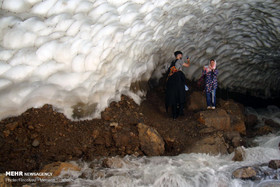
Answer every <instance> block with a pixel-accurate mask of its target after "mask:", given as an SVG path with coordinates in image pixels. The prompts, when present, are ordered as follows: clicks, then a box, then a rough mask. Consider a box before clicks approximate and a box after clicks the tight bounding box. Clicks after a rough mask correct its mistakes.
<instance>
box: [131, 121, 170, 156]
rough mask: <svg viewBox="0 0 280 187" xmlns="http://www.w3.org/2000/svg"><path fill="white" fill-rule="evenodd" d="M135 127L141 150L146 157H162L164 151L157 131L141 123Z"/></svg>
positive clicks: (162, 142)
mask: <svg viewBox="0 0 280 187" xmlns="http://www.w3.org/2000/svg"><path fill="white" fill-rule="evenodd" d="M137 127H138V132H139V141H140V145H141V150H142V151H143V152H144V153H145V154H146V155H148V156H158V155H162V154H163V153H164V151H165V148H164V141H163V139H162V137H161V136H160V134H159V133H158V132H157V130H156V129H154V128H152V127H149V126H147V125H144V124H142V123H139V124H138V125H137Z"/></svg>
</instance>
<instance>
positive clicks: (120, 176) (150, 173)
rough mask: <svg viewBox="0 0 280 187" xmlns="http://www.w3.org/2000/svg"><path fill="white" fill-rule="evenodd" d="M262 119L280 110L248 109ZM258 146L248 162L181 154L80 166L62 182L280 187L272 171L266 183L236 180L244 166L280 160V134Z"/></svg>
mask: <svg viewBox="0 0 280 187" xmlns="http://www.w3.org/2000/svg"><path fill="white" fill-rule="evenodd" d="M247 112H249V113H254V114H256V115H257V116H258V118H259V123H260V124H259V125H261V124H262V118H269V119H274V120H275V121H277V120H279V119H280V110H279V108H277V107H274V106H270V107H268V108H267V109H265V110H263V109H260V110H254V109H252V108H247ZM278 122H279V121H278ZM253 142H254V143H255V144H256V145H257V146H255V147H251V148H244V150H245V159H244V161H242V162H234V161H232V157H233V153H232V154H228V155H217V156H211V155H208V154H181V155H178V156H172V157H171V156H158V157H138V158H137V157H133V156H126V157H125V158H123V159H120V163H121V164H122V167H120V168H117V167H116V168H104V167H102V159H101V160H96V161H92V162H88V163H86V162H76V164H78V165H79V166H80V167H81V168H82V170H81V171H80V172H67V173H62V174H61V176H60V178H61V179H62V178H65V177H66V175H65V174H67V177H68V178H69V179H71V182H70V183H68V184H67V186H122V187H124V186H129V187H130V186H166V187H169V186H170V187H175V186H178V187H179V186H180V187H181V186H182V187H183V186H184V187H185V186H196V187H206V186H209V187H217V186H218V187H227V186H270V187H271V186H280V180H274V179H273V177H275V176H277V178H278V179H279V178H280V170H279V169H278V170H274V171H272V170H270V169H269V168H268V167H267V165H263V166H262V168H263V169H264V170H269V171H270V175H266V176H262V180H259V181H251V180H240V179H235V178H233V177H232V172H233V171H234V170H236V169H238V168H240V167H243V166H256V165H262V164H264V163H266V164H267V163H268V162H269V161H270V160H273V159H280V151H279V147H278V144H279V142H280V132H278V133H275V134H269V135H265V136H262V137H257V138H255V139H254V140H253Z"/></svg>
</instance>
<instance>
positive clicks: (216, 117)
mask: <svg viewBox="0 0 280 187" xmlns="http://www.w3.org/2000/svg"><path fill="white" fill-rule="evenodd" d="M198 121H199V122H200V123H202V124H204V125H206V126H207V127H214V128H215V129H217V130H224V131H230V130H231V127H230V116H229V115H228V114H227V112H226V111H225V110H223V109H216V110H206V111H201V112H199V113H198Z"/></svg>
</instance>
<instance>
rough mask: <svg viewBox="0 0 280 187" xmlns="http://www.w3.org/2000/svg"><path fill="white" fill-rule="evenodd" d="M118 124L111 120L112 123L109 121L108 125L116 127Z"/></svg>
mask: <svg viewBox="0 0 280 187" xmlns="http://www.w3.org/2000/svg"><path fill="white" fill-rule="evenodd" d="M118 126H119V124H118V123H117V122H112V123H110V127H115V128H116V127H118Z"/></svg>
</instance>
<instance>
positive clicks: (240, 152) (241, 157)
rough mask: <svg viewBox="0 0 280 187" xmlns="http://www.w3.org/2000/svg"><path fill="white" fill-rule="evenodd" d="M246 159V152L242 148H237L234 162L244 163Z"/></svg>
mask: <svg viewBox="0 0 280 187" xmlns="http://www.w3.org/2000/svg"><path fill="white" fill-rule="evenodd" d="M244 158H245V151H244V149H243V148H242V147H237V148H236V149H235V150H234V157H233V158H232V160H233V161H243V160H244Z"/></svg>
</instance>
